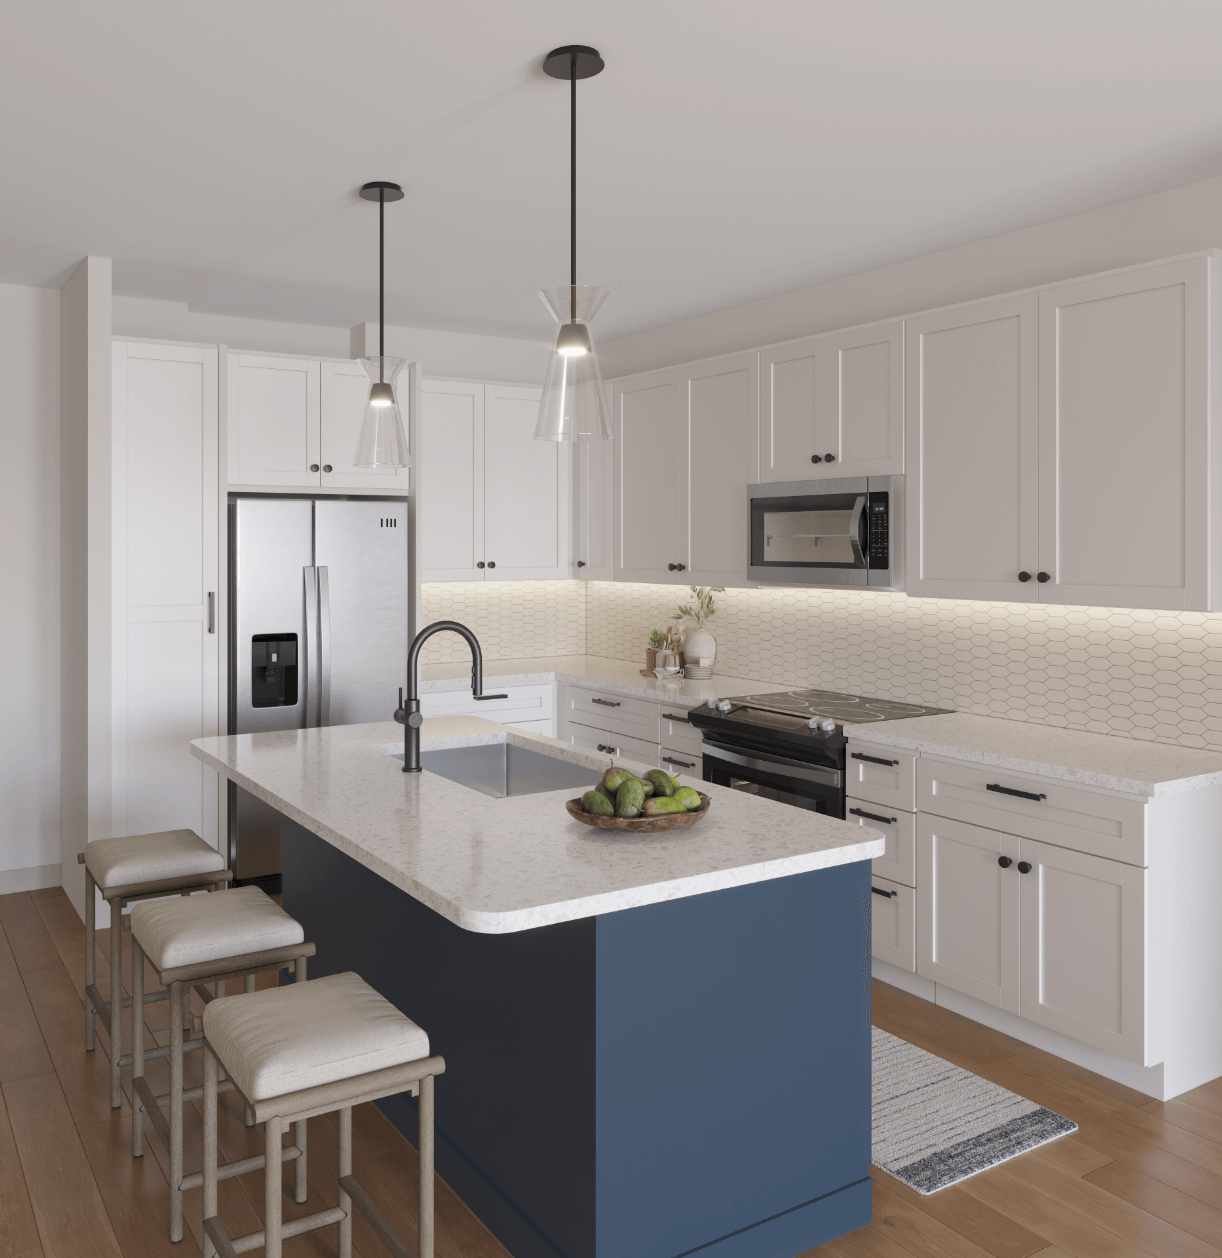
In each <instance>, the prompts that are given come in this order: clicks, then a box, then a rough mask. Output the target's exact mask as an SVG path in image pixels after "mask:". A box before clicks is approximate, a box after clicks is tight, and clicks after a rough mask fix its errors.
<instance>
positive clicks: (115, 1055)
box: [107, 897, 123, 1109]
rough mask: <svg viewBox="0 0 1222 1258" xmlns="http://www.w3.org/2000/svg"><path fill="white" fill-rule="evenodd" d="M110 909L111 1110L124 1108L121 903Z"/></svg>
mask: <svg viewBox="0 0 1222 1258" xmlns="http://www.w3.org/2000/svg"><path fill="white" fill-rule="evenodd" d="M107 903H108V904H109V905H110V1108H111V1109H118V1108H119V1107H120V1106H121V1105H122V1104H123V1091H122V1088H121V1080H122V1074H123V1070H122V1067H121V1066H120V1065H119V1058H120V1057H122V1056H123V900H122V899H121V898H118V897H116V898H115V899H113V900H108V901H107Z"/></svg>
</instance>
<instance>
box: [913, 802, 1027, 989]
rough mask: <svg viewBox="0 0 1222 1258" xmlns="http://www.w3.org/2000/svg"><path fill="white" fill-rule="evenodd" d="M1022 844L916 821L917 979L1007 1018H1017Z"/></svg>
mask: <svg viewBox="0 0 1222 1258" xmlns="http://www.w3.org/2000/svg"><path fill="white" fill-rule="evenodd" d="M1019 843H1020V840H1018V839H1016V838H1015V837H1014V836H1013V835H1009V834H1002V833H1000V832H998V831H997V830H986V829H984V828H983V827H981V826H971V825H967V824H965V823H964V822H962V821H948V820H946V819H944V818H942V817H934V816H930V815H928V814H925V813H922V814H919V815H918V817H917V966H916V972H917V973H918V974H920V975H922V976H923V977H925V978H930V979H933V980H934V982H936V983H945V984H946V985H947V986H948V987H951V988H954V990H955V991H959V992H964V993H965V994H966V995H968V996H975V997H976V999H977V1000H983V1001H986V1002H987V1003H988V1004H990V1005H996V1006H997V1007H998V1008H999V1009H1005V1010H1007V1011H1008V1012H1010V1013H1018V1012H1019V892H1020V890H1021V888H1020V885H1019V884H1020V883H1021V882H1022V876H1021V875H1020V874H1019V873H1018V869H1017V863H1018V859H1019V853H1018V849H1019ZM1002 859H1005V860H1007V861H1008V864H1007V865H1006V866H1005V867H1003V866H1002V865H1001V864H999V861H1000V860H1002Z"/></svg>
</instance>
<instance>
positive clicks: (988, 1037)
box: [871, 979, 1023, 1064]
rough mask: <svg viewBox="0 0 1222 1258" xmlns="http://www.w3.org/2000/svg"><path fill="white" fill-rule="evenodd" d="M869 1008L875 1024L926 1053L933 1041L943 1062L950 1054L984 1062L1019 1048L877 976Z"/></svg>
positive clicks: (1000, 1035) (1013, 1041) (1016, 1043)
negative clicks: (884, 981) (881, 980)
mask: <svg viewBox="0 0 1222 1258" xmlns="http://www.w3.org/2000/svg"><path fill="white" fill-rule="evenodd" d="M871 1007H872V1012H873V1020H874V1025H875V1026H876V1027H880V1028H881V1029H882V1030H884V1031H887V1032H889V1033H890V1034H891V1035H895V1036H898V1037H899V1038H900V1039H902V1040H907V1041H908V1043H910V1044H916V1045H917V1047H918V1048H924V1049H925V1050H926V1051H927V1052H934V1051H935V1049H934V1048H933V1047H932V1045H933V1044H937V1045H938V1047H937V1049H936V1052H937V1055H938V1056H939V1057H943V1058H945V1059H946V1060H947V1061H950V1060H952V1057H951V1054H953V1055H954V1057H956V1058H959V1059H961V1060H966V1061H971V1062H974V1063H981V1064H984V1063H988V1062H991V1061H1000V1060H1001V1059H1002V1058H1003V1057H1010V1056H1013V1054H1014V1053H1015V1052H1017V1051H1018V1050H1020V1049H1021V1048H1022V1047H1023V1045H1022V1043H1021V1042H1020V1041H1018V1040H1016V1039H1014V1038H1012V1037H1011V1036H1009V1035H1004V1034H1003V1033H1002V1032H1000V1031H994V1030H993V1029H992V1028H991V1027H986V1026H984V1025H983V1024H982V1023H979V1022H973V1021H972V1020H971V1019H970V1018H965V1017H963V1016H962V1015H961V1014H957V1013H952V1012H951V1011H950V1010H949V1009H943V1008H941V1007H940V1006H938V1005H934V1004H931V1003H930V1002H929V1001H928V1000H922V999H921V997H920V996H913V995H912V994H911V993H909V992H905V991H901V990H900V989H899V988H898V987H892V986H890V984H888V983H883V982H880V981H879V980H878V979H875V980H874V981H873V1000H872V1006H871Z"/></svg>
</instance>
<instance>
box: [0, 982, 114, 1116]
mask: <svg viewBox="0 0 1222 1258" xmlns="http://www.w3.org/2000/svg"><path fill="white" fill-rule="evenodd" d="M25 981H26V991H27V992H28V993H29V996H30V1003H31V1005H32V1006H33V1008H34V1014H35V1016H36V1017H37V1018H38V1025H39V1028H40V1029H41V1030H42V1034H43V1039H44V1040H45V1041H46V1044H47V1048H48V1050H49V1051H50V1054H51V1060H52V1062H53V1063H54V1066H55V1073H56V1074H57V1075H58V1076H59V1082H60V1085H61V1087H62V1089H63V1095H64V1097H65V1098H66V1102H67V1105H68V1108H69V1110H70V1111H71V1112H72V1116H73V1118H74V1119H75V1121H76V1122H77V1123H78V1124H80V1125H81V1126H86V1125H88V1124H91V1123H101V1122H106V1121H108V1120H109V1119H110V1117H111V1115H113V1114H119V1113H128V1112H129V1111H130V1105H129V1104H128V1098H127V1096H126V1095H124V1096H123V1098H122V1102H123V1103H122V1106H121V1107H120V1109H118V1110H112V1109H111V1108H110V1057H109V1056H108V1053H109V1049H110V1044H109V1041H108V1040H107V1038H106V1036H105V1035H104V1034H102V1033H101V1031H99V1034H98V1046H97V1048H95V1049H94V1051H93V1052H92V1053H87V1052H85V1006H84V1004H83V1003H82V999H81V994H80V992H78V991H77V990H76V989H75V987H74V986H73V983H72V980H71V979H70V978H69V977H68V973H67V971H66V970H65V969H64V967H63V965H61V964H60V962H59V959H58V957H57V958H56V960H55V964H54V965H49V966H47V968H46V969H43V970H33V971H31V972H29V973H28V974H26V975H25ZM127 1021H128V1028H126V1029H125V1030H127V1033H128V1037H129V1039H130V1030H129V1028H130V1017H129V1018H128V1019H127Z"/></svg>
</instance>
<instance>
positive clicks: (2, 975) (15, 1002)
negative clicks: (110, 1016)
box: [0, 932, 85, 1084]
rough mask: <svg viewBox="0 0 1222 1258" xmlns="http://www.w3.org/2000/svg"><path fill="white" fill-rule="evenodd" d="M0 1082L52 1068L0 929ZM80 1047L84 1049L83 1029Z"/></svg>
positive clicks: (49, 1056) (45, 1072)
mask: <svg viewBox="0 0 1222 1258" xmlns="http://www.w3.org/2000/svg"><path fill="white" fill-rule="evenodd" d="M0 1009H3V1010H4V1016H3V1017H0V1084H4V1083H8V1082H9V1081H10V1080H11V1079H28V1078H30V1077H31V1076H33V1075H45V1074H47V1073H48V1071H50V1070H51V1068H52V1067H51V1055H50V1054H49V1053H48V1052H47V1046H46V1044H45V1043H44V1041H43V1038H42V1032H41V1031H40V1030H39V1028H38V1019H37V1018H36V1017H35V1016H34V1010H33V1008H32V1006H31V1005H30V998H29V996H28V995H27V993H26V989H25V983H24V982H23V981H22V978H21V973H20V971H19V970H18V969H17V962H16V960H14V958H13V953H12V950H11V949H10V948H9V946H8V941H7V939H6V938H5V937H4V936H3V933H2V932H0ZM81 1034H82V1039H81V1047H82V1048H84V1046H85V1041H84V1038H83V1036H84V1032H83V1031H82V1033H81Z"/></svg>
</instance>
